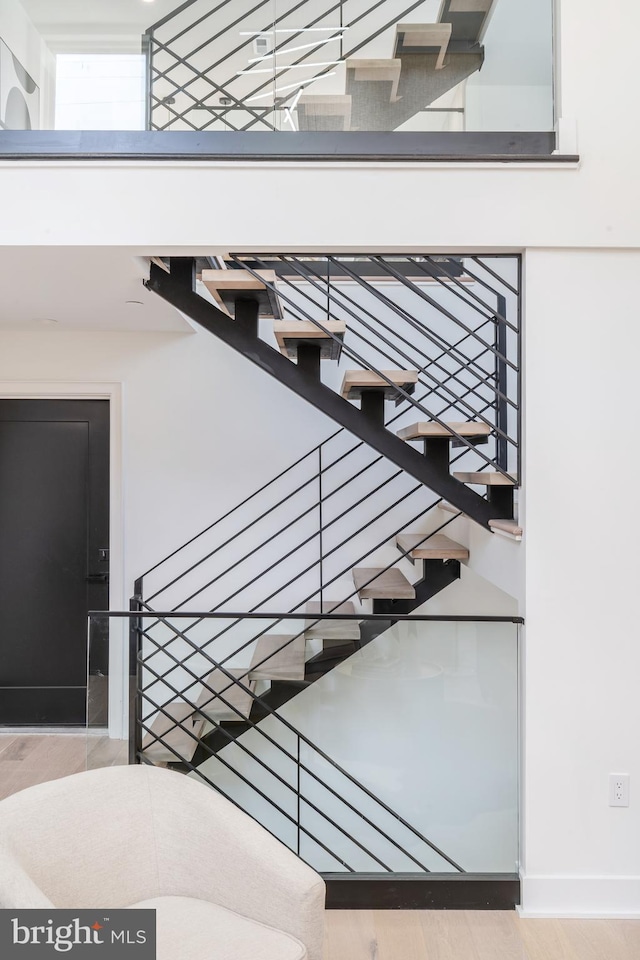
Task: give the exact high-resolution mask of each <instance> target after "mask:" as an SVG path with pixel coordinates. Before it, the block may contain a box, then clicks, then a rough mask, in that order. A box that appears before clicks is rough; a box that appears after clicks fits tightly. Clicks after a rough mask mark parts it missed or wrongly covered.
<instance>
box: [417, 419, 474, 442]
mask: <svg viewBox="0 0 640 960" xmlns="http://www.w3.org/2000/svg"><path fill="white" fill-rule="evenodd" d="M454 432H455V433H457V434H458V436H460V437H471V438H475V437H488V436H489V434H490V433H491V427H490V426H489V424H488V423H474V421H470V422H468V423H447V424H445V425H443V424H440V423H436V422H435V421H434V420H423V421H421V422H420V423H412V424H411V425H410V426H408V427H403V428H402V430H398V436H399V437H400V439H401V440H423V439H425V438H429V437H453V436H454Z"/></svg>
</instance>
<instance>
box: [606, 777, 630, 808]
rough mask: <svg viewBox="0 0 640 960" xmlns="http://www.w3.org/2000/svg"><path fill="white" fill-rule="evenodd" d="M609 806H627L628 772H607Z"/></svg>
mask: <svg viewBox="0 0 640 960" xmlns="http://www.w3.org/2000/svg"><path fill="white" fill-rule="evenodd" d="M609 806H610V807H628V806H629V774H628V773H610V774H609Z"/></svg>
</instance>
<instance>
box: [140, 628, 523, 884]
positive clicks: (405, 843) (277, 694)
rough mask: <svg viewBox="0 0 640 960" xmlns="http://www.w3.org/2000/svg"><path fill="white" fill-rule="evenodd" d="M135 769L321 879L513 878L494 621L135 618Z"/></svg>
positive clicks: (513, 805) (505, 711)
mask: <svg viewBox="0 0 640 960" xmlns="http://www.w3.org/2000/svg"><path fill="white" fill-rule="evenodd" d="M132 637H133V638H134V640H135V643H136V645H137V648H138V654H137V656H138V661H139V673H138V690H139V696H138V698H137V704H136V715H137V720H138V722H137V725H134V726H135V730H134V733H135V744H134V747H135V753H136V755H137V759H138V760H139V761H141V762H146V763H153V764H160V765H168V766H170V767H174V768H175V769H177V770H181V771H182V772H183V773H185V774H187V775H189V776H192V777H195V778H196V779H199V780H201V781H202V782H204V783H205V784H206V785H208V786H209V787H211V788H213V789H216V790H219V791H220V792H221V793H222V794H223V795H224V796H226V797H228V798H229V799H231V800H232V801H233V802H234V803H236V804H238V805H239V806H240V807H242V808H243V809H244V810H246V811H247V812H248V813H250V814H251V815H252V816H253V817H255V819H257V820H258V821H259V822H260V823H262V824H263V825H264V826H266V827H267V828H268V829H269V830H270V831H271V832H272V833H274V834H275V835H276V836H277V837H279V839H281V840H282V841H283V842H284V843H286V844H287V845H288V846H290V847H291V849H293V850H295V851H296V852H297V853H299V854H300V855H301V856H302V857H303V858H304V859H305V860H307V861H308V862H309V863H310V864H311V865H312V866H314V867H315V868H316V869H318V870H320V871H324V872H330V873H332V872H338V873H340V872H345V871H346V872H351V871H355V872H359V873H378V872H392V873H424V872H427V871H430V872H436V873H458V872H461V871H465V872H470V873H514V872H515V871H516V869H517V862H518V627H517V625H516V624H515V623H514V622H512V621H510V620H500V619H499V618H498V619H496V620H493V621H473V620H465V619H460V620H457V621H456V620H455V619H453V620H446V619H444V620H435V619H426V620H425V619H424V618H421V617H420V616H417V617H410V618H406V619H400V620H389V619H385V618H382V617H372V616H370V615H367V614H362V613H360V614H355V615H353V617H351V618H349V617H344V616H339V617H338V616H336V615H327V616H326V617H323V618H322V619H320V618H318V617H316V618H313V617H312V618H311V620H310V619H309V618H308V617H307V618H305V617H304V616H301V617H291V616H290V617H287V616H284V615H281V616H275V615H262V614H261V615H259V616H255V617H248V616H240V615H239V616H237V617H229V616H228V615H227V616H216V615H209V616H204V615H202V616H200V617H195V616H194V615H193V614H175V613H174V614H159V615H154V614H152V613H150V612H149V611H145V612H144V613H142V612H141V614H140V615H139V618H138V620H137V621H134V631H133V634H132Z"/></svg>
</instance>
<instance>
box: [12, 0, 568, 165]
mask: <svg viewBox="0 0 640 960" xmlns="http://www.w3.org/2000/svg"><path fill="white" fill-rule="evenodd" d="M552 34H553V30H552V0H538V2H537V3H535V4H531V3H529V2H528V0H418V2H415V0H414V2H411V0H218V2H212V0H186V2H184V3H182V4H178V3H177V0H131V2H130V3H124V2H118V3H115V2H112V0H81V2H80V0H60V2H58V3H55V4H53V3H51V2H49V0H3V2H2V5H1V6H0V129H2V130H4V131H16V130H36V129H44V130H58V131H78V130H82V131H88V130H99V131H108V130H117V131H143V130H148V131H158V132H160V131H171V132H180V133H187V132H191V133H194V132H196V133H203V132H207V133H218V134H221V133H227V134H228V133H239V132H242V133H247V132H252V133H262V134H265V133H276V132H279V133H289V134H292V133H304V134H310V133H315V134H325V135H327V134H330V135H332V136H333V137H334V139H336V141H337V143H338V144H339V143H340V138H336V137H335V135H337V134H346V133H350V134H353V133H358V134H376V133H388V132H391V131H393V132H397V133H402V134H413V135H414V136H415V135H416V134H419V135H430V136H431V139H432V140H433V138H434V135H435V136H437V135H440V136H441V135H442V134H457V135H460V134H473V135H474V137H473V138H469V137H468V136H467V137H466V138H460V137H459V136H458V137H457V140H456V142H459V143H462V142H463V140H465V139H466V141H467V142H470V139H472V140H473V142H474V143H476V144H481V140H479V139H478V134H493V135H497V134H509V136H510V137H511V141H510V142H511V144H512V146H514V150H513V152H523V151H522V149H521V146H522V144H527V143H528V146H529V148H531V150H532V152H534V153H535V152H541V153H542V152H547V153H550V152H551V149H553V143H552V137H551V131H552V130H553V126H554V110H553V70H552ZM543 134H547V139H546V140H545V139H544V137H543V136H541V135H543ZM535 135H537V137H536V136H535ZM527 137H528V138H529V140H528V141H527ZM289 139H290V138H289ZM502 139H503V140H504V142H505V143H507V142H508V141H507V139H505V138H504V137H503V138H502ZM371 142H372V143H373V141H371ZM396 142H400V141H398V140H396ZM420 142H424V143H425V144H427V143H428V139H426V138H423V140H422V141H420ZM451 142H453V141H451ZM518 142H519V143H520V146H519V145H518ZM467 152H468V151H467Z"/></svg>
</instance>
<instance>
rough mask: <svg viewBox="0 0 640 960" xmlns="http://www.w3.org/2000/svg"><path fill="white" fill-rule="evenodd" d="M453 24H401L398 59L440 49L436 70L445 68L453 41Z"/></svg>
mask: <svg viewBox="0 0 640 960" xmlns="http://www.w3.org/2000/svg"><path fill="white" fill-rule="evenodd" d="M452 29H453V26H452V24H451V23H447V22H440V23H399V24H397V26H396V42H395V54H396V57H398V56H401V55H402V54H403V53H418V52H422V51H424V50H426V49H430V48H432V47H437V48H438V59H437V60H436V64H435V69H436V70H441V69H442V67H443V66H444V57H445V53H446V52H447V47H448V46H449V41H450V40H451V32H452Z"/></svg>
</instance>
